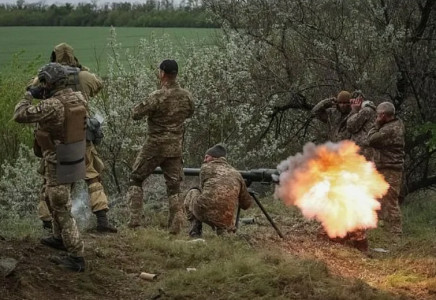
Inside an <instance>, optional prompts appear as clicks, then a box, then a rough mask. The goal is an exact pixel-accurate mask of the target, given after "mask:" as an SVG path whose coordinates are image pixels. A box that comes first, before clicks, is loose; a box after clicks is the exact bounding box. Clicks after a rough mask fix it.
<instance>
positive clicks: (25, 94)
mask: <svg viewBox="0 0 436 300" xmlns="http://www.w3.org/2000/svg"><path fill="white" fill-rule="evenodd" d="M24 99H26V100H28V101H32V100H33V96H32V93H31V92H30V91H26V92H25V93H24Z"/></svg>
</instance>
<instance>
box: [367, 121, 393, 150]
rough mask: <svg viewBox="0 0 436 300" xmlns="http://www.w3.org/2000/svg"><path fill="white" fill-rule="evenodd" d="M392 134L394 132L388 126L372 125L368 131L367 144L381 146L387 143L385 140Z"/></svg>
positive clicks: (375, 146)
mask: <svg viewBox="0 0 436 300" xmlns="http://www.w3.org/2000/svg"><path fill="white" fill-rule="evenodd" d="M392 134H394V132H391V131H390V130H389V129H388V128H383V127H382V128H377V127H376V126H374V127H373V128H371V130H370V131H369V132H368V144H369V145H370V146H371V147H374V148H383V147H384V146H385V145H386V144H387V143H386V142H387V141H389V140H390V138H391V136H392Z"/></svg>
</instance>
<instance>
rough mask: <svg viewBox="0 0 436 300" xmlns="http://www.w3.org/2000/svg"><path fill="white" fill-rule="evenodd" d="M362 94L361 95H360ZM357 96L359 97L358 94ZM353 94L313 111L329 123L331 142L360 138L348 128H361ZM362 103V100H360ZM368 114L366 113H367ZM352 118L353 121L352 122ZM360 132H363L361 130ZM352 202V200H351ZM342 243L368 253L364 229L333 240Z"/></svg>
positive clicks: (344, 94) (345, 93) (343, 94)
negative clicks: (352, 108)
mask: <svg viewBox="0 0 436 300" xmlns="http://www.w3.org/2000/svg"><path fill="white" fill-rule="evenodd" d="M360 94H361V93H360ZM355 96H359V95H358V94H357V93H356V94H355ZM350 100H351V94H350V93H349V92H348V91H341V92H340V93H339V94H338V96H337V98H328V99H324V100H321V101H320V102H319V103H318V104H317V105H316V106H315V107H314V108H313V109H312V114H314V115H315V117H317V118H318V119H319V120H321V121H322V122H324V123H327V126H328V136H329V139H330V141H332V142H334V143H338V142H340V141H343V140H349V139H352V136H354V138H356V137H358V136H359V135H358V134H357V131H356V132H350V130H349V128H348V126H349V125H348V123H349V122H350V127H353V125H354V126H355V127H359V126H358V125H357V123H358V120H357V119H356V117H357V115H356V116H355V114H356V113H357V112H356V111H357V104H353V105H354V106H355V107H354V110H355V112H352V111H351V105H352V104H351V102H350ZM359 101H360V100H359ZM365 113H366V111H365ZM350 118H351V120H350ZM353 129H354V128H353ZM360 130H362V129H361V128H360ZM350 201H352V200H350ZM319 234H320V235H321V236H325V235H326V233H325V232H324V231H321V232H320V233H319ZM331 240H333V241H336V242H340V243H351V245H352V246H353V247H355V248H357V249H358V250H360V251H362V252H367V251H368V239H367V236H366V231H365V230H363V229H359V230H355V231H353V232H349V233H348V234H347V236H345V237H344V238H340V239H331Z"/></svg>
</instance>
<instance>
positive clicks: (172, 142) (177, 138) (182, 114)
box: [127, 60, 194, 234]
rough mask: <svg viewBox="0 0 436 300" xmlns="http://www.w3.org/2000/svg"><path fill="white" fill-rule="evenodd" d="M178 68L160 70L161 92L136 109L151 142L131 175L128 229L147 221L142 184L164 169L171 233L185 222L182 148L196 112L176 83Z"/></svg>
mask: <svg viewBox="0 0 436 300" xmlns="http://www.w3.org/2000/svg"><path fill="white" fill-rule="evenodd" d="M177 74H178V65H177V62H176V61H175V60H164V61H162V63H161V64H160V66H159V79H160V83H161V89H159V90H157V91H154V92H153V93H151V94H150V95H149V96H148V97H147V98H146V99H144V101H143V102H141V103H139V104H137V105H136V106H135V107H134V108H133V114H132V118H133V119H134V120H140V119H142V118H143V117H144V116H146V117H147V125H148V130H147V138H146V141H145V144H144V146H143V147H142V149H141V151H140V152H139V153H138V155H137V157H136V160H135V163H134V164H133V170H132V173H131V175H130V187H129V190H128V192H127V201H128V203H129V206H130V220H129V224H128V226H129V227H130V228H135V227H138V226H140V225H141V219H142V217H143V190H142V184H143V182H144V180H145V179H147V178H148V176H150V174H151V173H152V172H153V171H154V169H156V167H158V166H160V167H161V168H162V172H163V174H164V177H165V183H166V186H167V195H168V201H169V218H168V227H169V231H170V233H173V234H176V233H179V232H180V229H181V226H182V224H183V222H184V212H183V199H180V197H179V193H180V182H181V181H182V168H183V165H182V146H183V133H184V122H185V120H186V119H187V118H190V117H191V116H192V114H193V112H194V102H193V101H192V96H191V93H190V92H188V91H187V90H185V89H182V88H181V87H180V85H179V84H178V83H177V82H176V77H177Z"/></svg>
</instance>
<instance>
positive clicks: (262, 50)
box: [204, 0, 436, 192]
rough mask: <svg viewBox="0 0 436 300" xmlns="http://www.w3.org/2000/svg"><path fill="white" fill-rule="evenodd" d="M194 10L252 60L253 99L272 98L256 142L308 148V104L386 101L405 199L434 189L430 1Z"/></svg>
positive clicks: (291, 0) (282, 0) (311, 131)
mask: <svg viewBox="0 0 436 300" xmlns="http://www.w3.org/2000/svg"><path fill="white" fill-rule="evenodd" d="M204 3H205V5H206V6H207V8H208V9H209V10H210V11H211V12H212V13H213V14H214V15H215V16H216V17H217V19H218V21H219V22H220V24H221V25H222V26H223V28H224V29H225V33H226V35H227V36H228V37H229V38H232V36H234V35H235V34H236V35H237V37H238V39H239V44H240V45H241V47H245V48H246V50H247V51H250V55H252V56H253V67H252V69H251V72H252V77H253V79H254V80H256V82H257V84H256V85H255V86H256V93H257V94H258V96H259V97H264V98H265V99H266V98H267V99H271V98H272V97H275V99H276V100H275V103H274V104H273V107H272V112H271V114H270V116H269V126H268V128H267V131H266V132H265V135H264V136H267V134H268V132H269V131H274V132H275V133H276V136H277V137H278V138H279V137H280V136H281V135H288V136H289V139H288V142H287V143H289V142H290V141H292V140H299V141H308V140H313V139H317V137H316V131H315V128H316V124H315V123H313V122H310V117H309V114H308V112H309V111H310V109H311V108H312V106H313V104H314V103H315V102H317V101H318V100H319V99H321V98H324V97H326V96H329V95H335V94H336V93H337V92H338V90H341V89H349V90H354V89H357V88H359V89H362V90H363V91H364V92H365V93H366V94H367V96H369V98H370V99H372V100H374V101H375V102H380V101H382V100H386V99H387V100H390V101H392V102H393V103H394V105H395V106H396V108H397V110H398V112H399V115H400V116H401V118H403V119H404V120H405V122H406V126H407V130H408V131H407V132H408V133H407V149H406V150H407V154H408V155H407V157H408V158H409V159H408V160H407V165H406V178H405V179H406V180H405V183H406V184H405V186H406V187H407V192H413V191H415V190H417V189H419V188H425V187H429V186H431V185H434V184H436V173H435V171H436V167H435V153H436V149H435V148H434V147H431V146H430V144H431V140H432V136H433V134H434V131H432V130H429V127H428V124H432V123H433V124H434V123H435V121H436V106H435V103H436V99H435V97H436V96H435V95H436V84H435V80H436V76H435V75H436V73H435V71H434V70H436V56H435V49H436V47H435V38H436V31H435V29H436V23H435V21H434V20H436V12H435V3H436V1H435V0H415V1H401V2H398V1H394V0H362V1H345V0H320V1H297V0H275V1H266V0H253V1H243V0H227V1H219V0H205V1H204ZM250 43H252V44H254V45H255V47H252V48H250V47H247V46H246V45H249V44H250ZM297 112H299V113H297ZM298 116H300V118H299V117H298ZM284 121H286V122H284ZM289 122H292V124H293V125H295V126H296V127H297V129H292V128H290V127H289V124H288V123H289ZM285 145H286V142H285V143H284V144H283V145H282V146H285Z"/></svg>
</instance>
